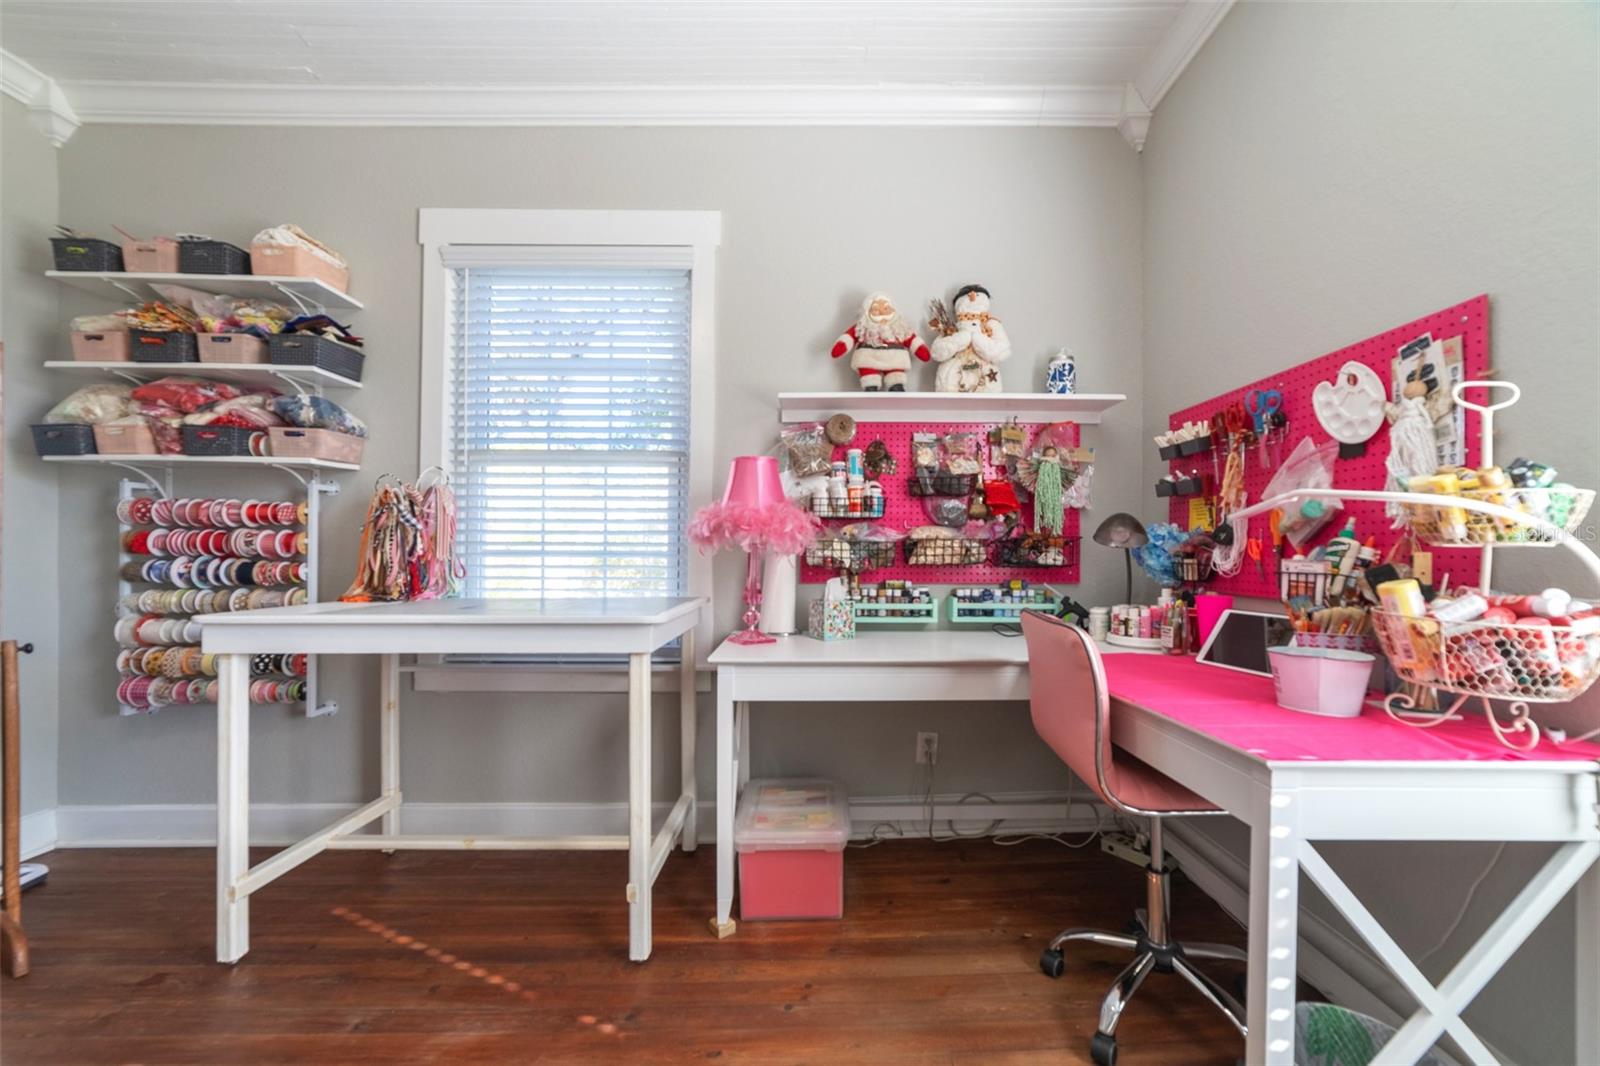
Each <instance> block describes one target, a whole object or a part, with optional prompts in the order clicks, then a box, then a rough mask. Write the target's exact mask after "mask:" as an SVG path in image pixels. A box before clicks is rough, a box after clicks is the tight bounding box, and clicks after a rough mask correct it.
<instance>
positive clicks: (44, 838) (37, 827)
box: [18, 807, 56, 859]
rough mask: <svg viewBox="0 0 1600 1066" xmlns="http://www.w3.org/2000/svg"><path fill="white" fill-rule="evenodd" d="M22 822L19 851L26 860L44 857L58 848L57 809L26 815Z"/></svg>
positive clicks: (50, 808) (48, 808) (52, 808)
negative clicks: (37, 856) (39, 856)
mask: <svg viewBox="0 0 1600 1066" xmlns="http://www.w3.org/2000/svg"><path fill="white" fill-rule="evenodd" d="M20 821H21V823H22V824H21V832H20V834H19V837H20V840H19V842H18V843H19V846H18V851H19V852H21V855H22V857H23V858H24V859H31V858H33V857H34V856H35V855H43V854H44V853H45V852H47V851H50V850H51V849H53V848H55V847H56V809H55V808H54V807H47V808H45V809H44V810H42V811H34V812H33V813H32V814H24V815H23V816H22V818H21V819H20Z"/></svg>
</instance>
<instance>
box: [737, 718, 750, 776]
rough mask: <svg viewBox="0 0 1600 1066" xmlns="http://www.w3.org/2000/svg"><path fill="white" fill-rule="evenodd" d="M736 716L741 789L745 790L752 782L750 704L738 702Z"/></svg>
mask: <svg viewBox="0 0 1600 1066" xmlns="http://www.w3.org/2000/svg"><path fill="white" fill-rule="evenodd" d="M734 717H735V718H736V719H737V722H738V729H739V755H738V759H739V791H740V792H743V791H744V786H746V785H748V784H749V783H750V705H749V704H748V703H740V704H738V705H737V707H736V709H735V712H734Z"/></svg>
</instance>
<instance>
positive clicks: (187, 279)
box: [45, 270, 362, 311]
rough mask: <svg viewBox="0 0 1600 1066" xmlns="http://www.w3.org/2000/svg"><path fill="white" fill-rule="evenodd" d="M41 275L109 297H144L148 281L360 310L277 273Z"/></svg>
mask: <svg viewBox="0 0 1600 1066" xmlns="http://www.w3.org/2000/svg"><path fill="white" fill-rule="evenodd" d="M45 277H47V278H55V279H56V280H57V281H62V282H65V283H66V284H68V285H71V286H72V287H73V288H75V289H82V290H84V291H85V292H92V293H94V294H95V295H96V296H103V297H106V298H107V299H111V300H127V299H128V298H130V297H133V298H136V299H148V298H150V297H153V296H155V295H156V293H155V290H154V289H152V288H151V286H152V285H186V286H188V287H189V288H191V289H199V290H200V291H201V292H210V293H219V294H223V295H227V296H249V297H265V298H267V299H271V300H278V301H280V302H282V301H284V300H285V299H287V300H288V301H289V302H291V303H297V302H304V303H306V304H312V305H315V306H317V307H322V308H328V309H330V310H332V309H343V310H354V311H359V310H361V307H362V304H361V301H360V300H358V299H356V298H355V297H354V296H351V295H349V294H348V293H343V292H340V291H339V290H338V289H336V288H334V287H333V286H332V285H329V284H328V283H327V282H325V281H323V280H322V279H320V278H293V277H279V276H276V275H271V274H152V273H134V272H116V271H110V272H104V273H102V272H100V271H95V270H47V271H45Z"/></svg>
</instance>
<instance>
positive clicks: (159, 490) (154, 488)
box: [111, 463, 172, 498]
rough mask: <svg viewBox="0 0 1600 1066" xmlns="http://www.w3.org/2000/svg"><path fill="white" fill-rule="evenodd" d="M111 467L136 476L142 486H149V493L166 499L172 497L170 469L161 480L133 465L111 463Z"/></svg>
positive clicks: (142, 468)
mask: <svg viewBox="0 0 1600 1066" xmlns="http://www.w3.org/2000/svg"><path fill="white" fill-rule="evenodd" d="M111 465H112V466H115V467H120V468H121V469H123V470H128V471H131V472H132V473H134V474H137V475H138V476H139V481H140V482H141V483H142V484H144V485H147V486H149V488H150V491H151V492H154V493H155V494H156V495H157V496H162V497H168V498H170V497H171V496H172V470H171V469H170V468H168V470H167V472H166V474H167V476H166V477H165V478H164V479H161V478H157V477H156V476H155V475H154V474H152V473H150V471H148V470H146V469H145V468H144V467H142V466H135V465H134V464H133V463H112V464H111Z"/></svg>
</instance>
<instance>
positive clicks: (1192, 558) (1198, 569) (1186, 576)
mask: <svg viewBox="0 0 1600 1066" xmlns="http://www.w3.org/2000/svg"><path fill="white" fill-rule="evenodd" d="M1172 567H1173V571H1174V572H1175V573H1176V574H1177V575H1178V580H1179V581H1182V582H1185V583H1189V584H1199V583H1200V582H1202V581H1210V580H1211V575H1212V574H1214V573H1215V572H1216V571H1215V570H1214V569H1213V567H1212V562H1211V551H1210V550H1209V549H1198V550H1195V551H1181V550H1180V552H1179V554H1178V555H1176V556H1174V557H1173V560H1172Z"/></svg>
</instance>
